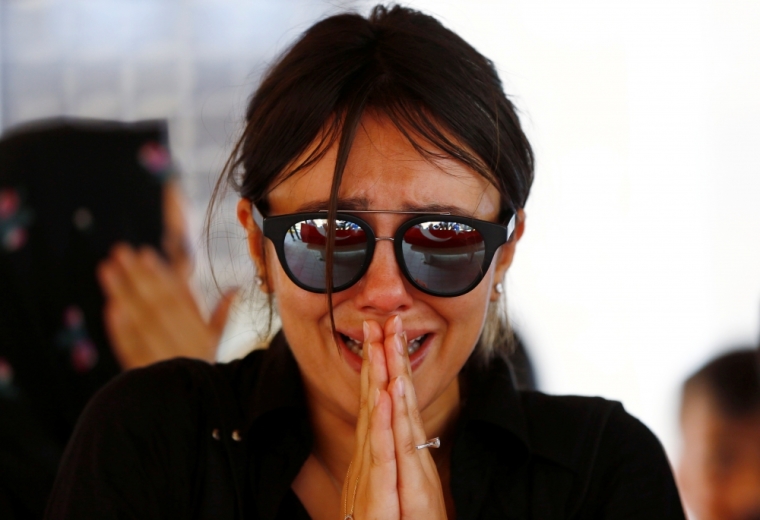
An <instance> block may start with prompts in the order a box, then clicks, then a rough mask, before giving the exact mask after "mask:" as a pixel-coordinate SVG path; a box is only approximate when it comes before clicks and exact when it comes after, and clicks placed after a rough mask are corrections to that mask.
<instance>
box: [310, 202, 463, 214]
mask: <svg viewBox="0 0 760 520" xmlns="http://www.w3.org/2000/svg"><path fill="white" fill-rule="evenodd" d="M328 204H329V203H328V201H326V200H318V201H314V202H307V203H305V204H302V205H301V206H299V207H298V209H297V210H296V212H297V213H317V212H319V211H327V206H328ZM370 209H373V210H377V211H384V210H388V211H408V212H410V213H450V214H451V215H458V216H461V217H470V216H472V214H471V212H468V211H465V210H464V209H463V208H460V207H458V206H452V205H449V204H402V205H401V207H400V208H398V209H390V208H382V209H381V208H370V204H369V199H365V198H350V199H338V211H343V212H346V213H350V212H351V211H367V210H370Z"/></svg>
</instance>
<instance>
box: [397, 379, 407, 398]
mask: <svg viewBox="0 0 760 520" xmlns="http://www.w3.org/2000/svg"><path fill="white" fill-rule="evenodd" d="M404 390H405V389H404V379H403V378H401V377H397V378H396V391H397V392H398V396H399V397H404Z"/></svg>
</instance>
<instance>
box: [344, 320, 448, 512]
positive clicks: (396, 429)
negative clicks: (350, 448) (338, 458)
mask: <svg viewBox="0 0 760 520" xmlns="http://www.w3.org/2000/svg"><path fill="white" fill-rule="evenodd" d="M363 353H364V354H363V355H364V360H363V363H362V372H361V400H360V409H359V418H358V421H357V429H356V451H355V454H354V458H353V460H352V463H351V468H350V471H349V474H348V475H347V478H346V482H345V483H344V486H343V497H342V499H341V503H342V504H344V509H345V510H344V511H343V514H344V515H345V514H347V513H350V512H351V511H352V510H353V512H354V518H358V519H361V518H378V519H389V520H390V519H393V520H395V519H400V518H409V519H412V518H431V519H443V518H446V507H445V503H444V499H443V492H442V489H441V483H440V479H439V477H438V471H437V469H436V466H435V463H434V462H433V459H432V457H431V456H430V453H429V451H428V450H417V449H416V448H415V446H416V445H418V444H421V443H423V442H425V440H426V437H425V431H424V428H423V425H422V421H421V418H420V414H419V411H418V409H417V401H416V396H415V393H414V385H413V384H412V379H411V368H410V365H409V358H408V354H407V350H406V339H405V338H404V337H403V335H402V323H401V319H400V318H399V317H395V316H394V317H391V318H389V319H388V320H387V321H386V323H385V327H384V329H383V328H381V327H380V325H379V324H378V323H377V322H375V321H371V320H370V321H368V322H367V323H366V325H365V329H364V347H363ZM420 439H421V440H420ZM355 489H356V492H355V493H354V490H355ZM354 495H355V496H354Z"/></svg>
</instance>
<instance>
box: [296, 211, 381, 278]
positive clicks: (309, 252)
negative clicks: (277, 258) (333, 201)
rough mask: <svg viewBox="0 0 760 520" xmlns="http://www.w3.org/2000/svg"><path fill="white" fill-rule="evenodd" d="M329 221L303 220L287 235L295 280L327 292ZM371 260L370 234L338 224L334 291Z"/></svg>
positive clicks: (349, 224)
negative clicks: (368, 244) (368, 241)
mask: <svg viewBox="0 0 760 520" xmlns="http://www.w3.org/2000/svg"><path fill="white" fill-rule="evenodd" d="M327 230H328V221H327V219H313V220H302V221H301V222H298V223H296V224H294V225H293V226H291V227H290V229H288V232H287V233H286V234H285V244H284V249H285V260H286V261H287V263H288V268H289V269H290V271H291V272H292V273H293V276H295V278H297V279H298V281H300V282H301V283H302V284H304V285H306V286H307V287H309V288H311V289H314V290H319V291H324V290H325V289H326V287H327V284H325V261H326V259H327ZM366 256H367V234H366V233H365V232H364V229H362V228H361V226H359V225H358V224H355V223H354V222H350V221H348V220H337V221H336V229H335V244H334V247H333V284H332V286H333V287H341V286H342V285H345V284H347V283H349V282H350V281H351V280H353V279H354V278H355V277H356V275H357V274H359V272H360V271H361V268H362V266H363V265H364V259H365V258H366Z"/></svg>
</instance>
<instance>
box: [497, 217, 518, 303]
mask: <svg viewBox="0 0 760 520" xmlns="http://www.w3.org/2000/svg"><path fill="white" fill-rule="evenodd" d="M524 232H525V211H524V210H522V209H518V210H517V224H516V225H515V231H514V233H513V234H512V240H510V241H509V242H507V243H506V244H504V245H503V246H501V247H500V248H499V250H498V251H497V252H496V259H495V260H494V266H495V268H494V275H493V279H494V280H495V281H496V284H495V285H494V287H496V285H500V284H501V283H502V281H503V280H504V276H505V275H506V274H507V269H509V266H511V265H512V259H513V258H514V257H515V248H516V246H517V242H518V241H519V240H520V238H522V235H523V233H524ZM499 295H500V292H499V291H498V290H495V289H494V290H492V291H491V301H496V300H498V299H499Z"/></svg>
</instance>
